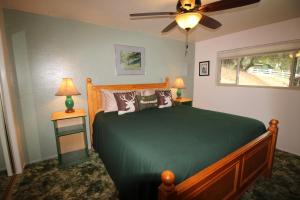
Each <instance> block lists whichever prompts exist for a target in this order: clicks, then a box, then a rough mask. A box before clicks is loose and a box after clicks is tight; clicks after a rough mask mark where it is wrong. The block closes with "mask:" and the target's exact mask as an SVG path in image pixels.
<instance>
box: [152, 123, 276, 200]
mask: <svg viewBox="0 0 300 200" xmlns="http://www.w3.org/2000/svg"><path fill="white" fill-rule="evenodd" d="M269 125H270V126H269V128H268V132H266V133H265V134H263V135H261V136H260V137H258V138H256V139H255V140H253V141H251V142H250V143H248V144H246V145H245V146H243V147H241V148H239V149H238V150H236V151H235V152H233V153H231V154H229V155H228V156H226V157H225V158H223V159H222V160H220V161H218V162H216V163H214V164H212V165H211V166H209V167H207V168H205V169H204V170H201V171H200V172H198V173H197V174H195V175H193V176H192V177H190V178H188V179H186V180H185V181H183V182H181V183H179V184H178V185H175V184H174V183H175V175H174V173H173V172H171V171H169V170H166V171H164V172H163V173H162V175H161V179H162V184H161V185H160V186H159V188H158V190H159V194H158V196H159V200H196V199H197V200H200V199H203V200H206V199H207V200H220V199H238V198H239V197H240V196H241V195H242V194H243V193H244V192H245V190H246V189H247V188H248V186H249V185H250V184H251V183H253V181H254V180H255V179H256V178H257V177H259V176H260V175H263V176H266V177H270V176H271V173H272V166H273V157H274V152H275V147H276V140H277V134H278V126H277V125H278V121H277V120H275V119H273V120H271V121H270V123H269Z"/></svg>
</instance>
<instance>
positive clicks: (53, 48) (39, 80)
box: [5, 10, 194, 162]
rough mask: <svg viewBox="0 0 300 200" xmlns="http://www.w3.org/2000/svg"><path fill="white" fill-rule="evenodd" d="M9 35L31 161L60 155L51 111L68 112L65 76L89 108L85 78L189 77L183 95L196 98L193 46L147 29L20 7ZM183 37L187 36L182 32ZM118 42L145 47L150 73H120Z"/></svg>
mask: <svg viewBox="0 0 300 200" xmlns="http://www.w3.org/2000/svg"><path fill="white" fill-rule="evenodd" d="M5 22H6V28H7V37H8V41H9V43H10V50H11V52H12V55H13V58H12V62H13V63H14V66H15V73H16V77H17V83H18V91H19V97H18V98H19V101H20V104H21V107H22V118H23V122H24V123H23V127H22V129H23V132H24V138H25V147H26V155H27V161H28V162H35V161H38V160H42V159H47V158H50V157H53V156H55V155H56V147H55V137H54V132H53V125H52V122H51V121H50V119H49V118H50V115H51V113H52V112H53V111H60V110H64V97H56V96H54V93H55V92H56V90H57V89H58V86H59V84H60V81H61V79H62V78H63V77H72V78H73V80H74V82H75V85H76V86H77V88H78V89H79V90H80V91H81V93H82V95H81V96H76V97H75V98H74V100H75V104H76V105H75V106H76V107H82V108H85V109H87V104H86V88H85V80H86V78H87V77H91V78H92V79H93V82H94V83H96V84H118V83H149V82H161V81H163V80H164V78H165V77H166V76H168V77H170V78H171V81H174V80H175V77H177V76H181V77H183V78H184V80H185V83H186V86H187V89H186V90H185V91H184V96H187V97H192V96H193V95H192V91H193V68H194V67H193V66H194V45H193V44H191V45H190V52H189V55H188V56H187V57H185V56H184V46H185V45H184V42H181V41H176V40H171V39H166V38H163V37H155V36H152V35H148V34H145V33H137V32H128V31H121V30H118V29H113V28H108V27H103V26H97V25H93V24H88V23H83V22H79V21H72V20H66V19H60V18H54V17H48V16H42V15H36V14H30V13H24V12H20V11H15V10H5ZM183 37H184V35H183ZM114 44H124V45H130V46H139V47H144V48H145V52H146V56H145V60H146V75H130V76H117V75H116V72H115V54H114Z"/></svg>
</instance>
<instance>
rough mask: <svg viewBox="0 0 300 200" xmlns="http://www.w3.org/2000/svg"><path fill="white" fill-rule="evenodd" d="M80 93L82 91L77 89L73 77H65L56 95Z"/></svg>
mask: <svg viewBox="0 0 300 200" xmlns="http://www.w3.org/2000/svg"><path fill="white" fill-rule="evenodd" d="M80 94H81V93H80V92H79V91H78V90H77V89H76V87H75V86H74V83H73V80H72V79H71V78H63V80H62V82H61V84H60V86H59V89H58V91H57V92H56V93H55V95H56V96H72V95H80Z"/></svg>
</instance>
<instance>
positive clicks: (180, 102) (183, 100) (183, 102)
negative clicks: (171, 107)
mask: <svg viewBox="0 0 300 200" xmlns="http://www.w3.org/2000/svg"><path fill="white" fill-rule="evenodd" d="M174 103H175V105H186V106H192V103H193V100H192V99H190V98H185V97H181V98H180V99H174Z"/></svg>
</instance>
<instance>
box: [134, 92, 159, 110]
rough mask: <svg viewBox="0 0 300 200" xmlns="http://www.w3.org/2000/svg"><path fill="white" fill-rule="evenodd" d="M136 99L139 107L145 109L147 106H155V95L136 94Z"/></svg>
mask: <svg viewBox="0 0 300 200" xmlns="http://www.w3.org/2000/svg"><path fill="white" fill-rule="evenodd" d="M137 99H138V102H139V109H140V110H145V109H149V108H157V96H156V95H155V94H154V95H149V96H140V95H137Z"/></svg>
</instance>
